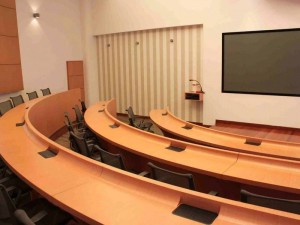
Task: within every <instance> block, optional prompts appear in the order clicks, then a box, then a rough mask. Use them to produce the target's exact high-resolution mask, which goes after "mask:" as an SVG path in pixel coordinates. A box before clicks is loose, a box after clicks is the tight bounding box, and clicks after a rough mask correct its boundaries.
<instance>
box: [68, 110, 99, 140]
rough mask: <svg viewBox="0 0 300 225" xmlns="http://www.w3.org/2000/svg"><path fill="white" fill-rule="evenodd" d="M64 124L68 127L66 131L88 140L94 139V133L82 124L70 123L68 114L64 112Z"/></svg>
mask: <svg viewBox="0 0 300 225" xmlns="http://www.w3.org/2000/svg"><path fill="white" fill-rule="evenodd" d="M65 124H66V126H67V128H68V131H69V132H70V131H73V132H74V133H75V134H76V135H77V136H79V137H83V138H85V139H87V140H88V141H89V140H91V139H93V140H96V139H97V138H96V135H95V134H94V133H93V132H92V131H91V130H90V129H88V128H87V127H86V126H82V125H81V124H80V125H78V123H77V122H76V123H72V122H71V120H70V117H69V114H68V113H67V112H65Z"/></svg>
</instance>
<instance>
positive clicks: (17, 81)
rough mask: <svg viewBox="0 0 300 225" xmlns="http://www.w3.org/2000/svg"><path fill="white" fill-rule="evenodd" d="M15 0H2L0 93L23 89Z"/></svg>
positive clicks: (0, 8) (0, 20)
mask: <svg viewBox="0 0 300 225" xmlns="http://www.w3.org/2000/svg"><path fill="white" fill-rule="evenodd" d="M15 8H16V4H15V0H0V94H5V93H10V92H17V91H20V90H23V77H22V70H21V57H20V47H19V38H18V25H17V15H16V10H15Z"/></svg>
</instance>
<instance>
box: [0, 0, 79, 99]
mask: <svg viewBox="0 0 300 225" xmlns="http://www.w3.org/2000/svg"><path fill="white" fill-rule="evenodd" d="M16 8H17V18H18V30H19V42H20V51H21V62H22V72H23V81H24V91H22V92H20V93H21V94H23V97H24V99H25V101H26V100H27V99H28V98H27V95H26V94H25V93H26V92H30V91H34V90H36V91H38V94H39V95H41V92H40V89H41V88H47V87H49V88H50V89H51V91H52V92H53V93H55V92H60V91H65V90H67V89H68V86H67V70H66V61H68V60H82V59H83V49H82V40H81V18H80V0H16ZM34 11H37V12H39V13H40V18H39V19H38V20H36V19H34V18H33V17H32V13H33V12H34ZM17 94H18V93H11V94H8V95H0V100H6V99H7V98H8V97H9V96H14V95H17Z"/></svg>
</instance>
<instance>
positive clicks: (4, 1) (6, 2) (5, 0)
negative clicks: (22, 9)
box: [0, 0, 16, 9]
mask: <svg viewBox="0 0 300 225" xmlns="http://www.w3.org/2000/svg"><path fill="white" fill-rule="evenodd" d="M0 5H1V6H5V7H7V8H12V9H15V8H16V2H15V0H0Z"/></svg>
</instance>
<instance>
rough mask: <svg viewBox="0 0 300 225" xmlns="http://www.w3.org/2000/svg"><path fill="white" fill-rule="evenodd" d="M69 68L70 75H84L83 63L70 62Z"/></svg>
mask: <svg viewBox="0 0 300 225" xmlns="http://www.w3.org/2000/svg"><path fill="white" fill-rule="evenodd" d="M67 66H68V75H69V76H74V75H82V74H83V63H82V61H69V63H67Z"/></svg>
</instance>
